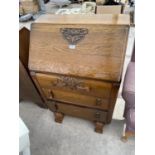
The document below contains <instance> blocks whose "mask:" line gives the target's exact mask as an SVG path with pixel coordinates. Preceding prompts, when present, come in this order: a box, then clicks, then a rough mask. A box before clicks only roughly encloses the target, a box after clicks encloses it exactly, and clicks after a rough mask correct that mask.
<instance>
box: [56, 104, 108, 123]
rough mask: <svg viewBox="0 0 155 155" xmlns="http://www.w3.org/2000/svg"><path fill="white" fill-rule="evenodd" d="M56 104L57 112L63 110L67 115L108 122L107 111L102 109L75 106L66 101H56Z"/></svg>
mask: <svg viewBox="0 0 155 155" xmlns="http://www.w3.org/2000/svg"><path fill="white" fill-rule="evenodd" d="M55 106H56V109H57V110H56V111H57V112H61V113H63V114H66V115H70V116H75V117H80V118H85V119H88V120H91V121H99V122H106V120H107V112H104V111H101V110H96V109H90V108H85V107H80V106H74V105H69V104H64V103H56V104H55Z"/></svg>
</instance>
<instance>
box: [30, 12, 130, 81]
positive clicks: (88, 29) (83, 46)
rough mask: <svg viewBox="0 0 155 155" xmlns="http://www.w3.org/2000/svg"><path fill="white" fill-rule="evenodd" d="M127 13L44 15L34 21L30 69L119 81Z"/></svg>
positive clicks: (126, 35)
mask: <svg viewBox="0 0 155 155" xmlns="http://www.w3.org/2000/svg"><path fill="white" fill-rule="evenodd" d="M128 31H129V19H128V16H126V15H80V16H79V15H43V16H41V17H40V18H39V19H38V20H37V21H36V22H35V23H33V24H32V28H31V34H30V49H29V51H30V52H29V69H30V70H31V71H37V72H45V73H57V74H63V75H72V76H79V77H84V78H93V79H101V80H109V81H120V79H121V74H122V69H123V64H124V57H125V52H126V45H127V39H128Z"/></svg>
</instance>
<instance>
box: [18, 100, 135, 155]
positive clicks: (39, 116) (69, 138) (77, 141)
mask: <svg viewBox="0 0 155 155" xmlns="http://www.w3.org/2000/svg"><path fill="white" fill-rule="evenodd" d="M19 111H20V117H21V118H22V119H23V121H24V122H25V124H26V125H27V127H28V128H29V130H30V143H31V154H32V155H134V152H135V151H134V150H135V140H134V138H131V139H129V141H128V142H127V143H123V142H122V141H121V140H120V136H121V134H122V130H123V123H124V122H123V121H122V120H113V121H112V123H111V124H110V125H107V126H105V128H104V133H103V134H98V133H95V132H94V124H93V123H92V122H90V121H87V120H83V119H78V118H73V117H69V116H66V117H65V118H64V121H63V124H58V123H55V122H54V117H53V113H52V112H51V111H49V110H47V109H42V108H40V107H38V106H37V105H35V104H33V103H30V102H22V103H20V105H19Z"/></svg>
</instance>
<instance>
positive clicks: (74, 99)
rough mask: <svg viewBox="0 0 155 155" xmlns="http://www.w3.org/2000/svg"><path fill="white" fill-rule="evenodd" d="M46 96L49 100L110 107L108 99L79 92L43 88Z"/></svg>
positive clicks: (99, 107) (103, 107)
mask: <svg viewBox="0 0 155 155" xmlns="http://www.w3.org/2000/svg"><path fill="white" fill-rule="evenodd" d="M42 90H43V92H44V94H45V96H46V98H47V99H49V100H56V101H61V102H66V103H71V104H76V105H80V106H86V107H92V108H97V109H104V110H107V109H108V106H109V104H108V102H109V101H108V99H103V98H98V97H93V96H87V95H82V94H77V93H74V92H67V91H61V90H57V89H47V88H42Z"/></svg>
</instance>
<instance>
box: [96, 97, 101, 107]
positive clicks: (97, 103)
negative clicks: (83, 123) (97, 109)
mask: <svg viewBox="0 0 155 155" xmlns="http://www.w3.org/2000/svg"><path fill="white" fill-rule="evenodd" d="M101 104H102V99H101V98H97V99H96V105H97V106H100V105H101Z"/></svg>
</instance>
